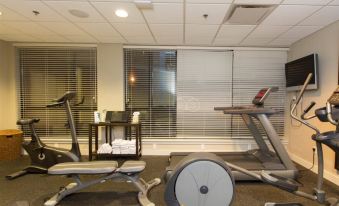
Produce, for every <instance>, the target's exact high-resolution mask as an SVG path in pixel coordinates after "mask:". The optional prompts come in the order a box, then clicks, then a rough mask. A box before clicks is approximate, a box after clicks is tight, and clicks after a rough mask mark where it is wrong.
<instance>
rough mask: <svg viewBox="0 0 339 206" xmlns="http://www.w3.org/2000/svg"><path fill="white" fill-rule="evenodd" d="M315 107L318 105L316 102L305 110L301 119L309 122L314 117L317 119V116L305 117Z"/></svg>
mask: <svg viewBox="0 0 339 206" xmlns="http://www.w3.org/2000/svg"><path fill="white" fill-rule="evenodd" d="M314 105H316V103H315V102H313V101H312V102H311V103H310V105H308V107H306V109H305V110H304V112H303V114H302V115H301V116H300V117H301V119H303V120H309V119H312V118H314V117H316V115H312V116H309V117H305V115H306V114H307V113H308V112H309V111H310V110H311V109H312V108H313V107H314Z"/></svg>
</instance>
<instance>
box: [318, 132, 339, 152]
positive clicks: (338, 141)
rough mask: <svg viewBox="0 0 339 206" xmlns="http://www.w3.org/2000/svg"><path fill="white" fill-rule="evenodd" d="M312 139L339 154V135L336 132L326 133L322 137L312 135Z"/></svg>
mask: <svg viewBox="0 0 339 206" xmlns="http://www.w3.org/2000/svg"><path fill="white" fill-rule="evenodd" d="M312 139H313V140H315V141H317V142H320V143H322V144H324V145H326V146H328V147H329V148H331V149H332V150H334V152H339V133H336V132H332V131H331V132H324V133H322V134H320V135H318V136H317V135H312Z"/></svg>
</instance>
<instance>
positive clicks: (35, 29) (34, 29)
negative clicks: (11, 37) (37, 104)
mask: <svg viewBox="0 0 339 206" xmlns="http://www.w3.org/2000/svg"><path fill="white" fill-rule="evenodd" d="M3 24H5V25H7V26H10V27H13V28H15V29H17V30H20V31H21V32H22V33H24V34H41V35H53V34H54V33H53V32H52V31H50V30H48V29H46V28H44V27H43V26H40V25H38V24H37V23H34V22H22V21H11V22H3Z"/></svg>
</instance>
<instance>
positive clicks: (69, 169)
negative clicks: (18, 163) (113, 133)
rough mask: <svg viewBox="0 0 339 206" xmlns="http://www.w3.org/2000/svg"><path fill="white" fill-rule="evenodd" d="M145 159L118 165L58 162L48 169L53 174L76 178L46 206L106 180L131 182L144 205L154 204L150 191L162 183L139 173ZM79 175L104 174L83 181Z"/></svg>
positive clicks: (143, 166)
mask: <svg viewBox="0 0 339 206" xmlns="http://www.w3.org/2000/svg"><path fill="white" fill-rule="evenodd" d="M145 167H146V163H145V162H144V161H126V162H124V163H123V164H122V166H121V167H118V162H116V161H95V162H65V163H60V164H56V165H54V166H52V167H50V168H49V169H48V174H51V175H67V176H70V177H72V178H73V179H74V181H75V182H73V183H70V184H69V185H67V186H66V187H62V188H60V191H59V192H58V193H57V194H55V195H54V196H53V197H52V198H50V199H49V200H47V201H46V202H45V204H44V205H45V206H54V205H57V204H58V203H59V202H60V201H61V200H62V199H63V198H64V197H66V196H67V195H70V194H73V193H75V192H77V191H79V190H81V189H84V188H87V187H89V186H91V185H94V184H98V183H102V182H105V181H106V180H115V181H126V182H131V183H133V185H134V186H135V187H136V188H137V189H138V190H139V194H138V200H139V203H140V204H141V205H142V206H154V205H155V204H154V203H152V202H151V201H150V200H149V199H148V197H147V193H148V191H149V190H150V189H151V188H153V187H154V186H156V185H158V184H160V179H159V178H155V179H153V180H151V181H149V182H145V181H144V180H143V179H142V178H140V177H139V174H140V173H141V172H142V171H143V170H144V169H145ZM79 175H104V176H102V177H100V178H98V179H95V180H91V181H88V182H82V181H81V179H80V176H79Z"/></svg>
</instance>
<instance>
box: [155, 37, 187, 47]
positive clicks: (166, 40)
mask: <svg viewBox="0 0 339 206" xmlns="http://www.w3.org/2000/svg"><path fill="white" fill-rule="evenodd" d="M155 39H156V40H157V43H158V44H160V45H182V44H183V41H184V39H183V36H178V37H173V36H156V37H155Z"/></svg>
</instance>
